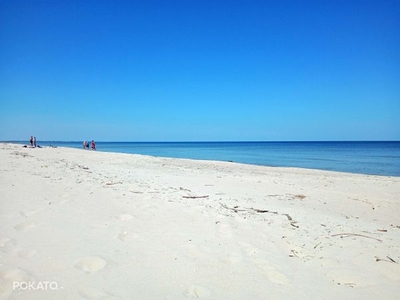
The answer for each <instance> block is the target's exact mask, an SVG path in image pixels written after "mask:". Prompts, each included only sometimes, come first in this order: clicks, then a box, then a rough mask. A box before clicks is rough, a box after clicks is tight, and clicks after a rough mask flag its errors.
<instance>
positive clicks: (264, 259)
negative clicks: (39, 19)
mask: <svg viewBox="0 0 400 300" xmlns="http://www.w3.org/2000/svg"><path fill="white" fill-rule="evenodd" d="M0 199H1V200H0V201H1V202H0V203H1V206H0V299H41V300H43V299H197V298H199V299H218V300H221V299H246V300H247V299H252V300H255V299H335V300H337V299H398V297H399V295H400V178H399V177H385V176H367V175H357V174H346V173H336V172H325V171H317V170H306V169H294V168H269V167H261V166H250V165H242V164H236V163H230V162H214V161H194V160H185V159H169V158H156V157H150V156H141V155H130V154H117V153H102V152H95V151H85V150H80V149H68V148H42V149H30V148H23V147H22V146H21V145H14V144H5V143H2V144H0ZM45 282H47V288H45V286H44V285H45ZM40 287H42V288H40Z"/></svg>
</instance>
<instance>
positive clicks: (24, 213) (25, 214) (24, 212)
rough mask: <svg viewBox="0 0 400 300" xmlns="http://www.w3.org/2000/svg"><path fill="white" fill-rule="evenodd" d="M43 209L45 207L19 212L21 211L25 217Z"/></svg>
mask: <svg viewBox="0 0 400 300" xmlns="http://www.w3.org/2000/svg"><path fill="white" fill-rule="evenodd" d="M43 209H44V208H38V209H35V210H31V211H20V212H19V213H20V215H21V216H23V217H24V218H27V217H29V216H31V215H33V214H36V213H38V212H40V211H42V210H43Z"/></svg>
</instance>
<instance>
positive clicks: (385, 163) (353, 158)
mask: <svg viewBox="0 0 400 300" xmlns="http://www.w3.org/2000/svg"><path fill="white" fill-rule="evenodd" d="M25 144H26V142H25ZM38 144H39V145H41V146H49V145H53V146H61V147H73V148H80V149H82V142H40V141H38ZM96 146H97V150H98V151H105V152H121V153H135V154H144V155H152V156H160V157H174V158H190V159H201V160H219V161H233V162H238V163H245V164H254V165H263V166H273V167H299V168H308V169H320V170H330V171H340V172H350V173H360V174H371V175H386V176H400V141H390V142H96Z"/></svg>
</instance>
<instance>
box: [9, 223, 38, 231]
mask: <svg viewBox="0 0 400 300" xmlns="http://www.w3.org/2000/svg"><path fill="white" fill-rule="evenodd" d="M36 226H37V224H36V222H23V223H20V224H18V225H16V226H14V228H15V229H16V230H17V231H26V230H29V229H31V228H33V227H36Z"/></svg>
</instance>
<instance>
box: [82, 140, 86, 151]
mask: <svg viewBox="0 0 400 300" xmlns="http://www.w3.org/2000/svg"><path fill="white" fill-rule="evenodd" d="M82 144H83V149H85V150H86V141H83V143H82Z"/></svg>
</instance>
